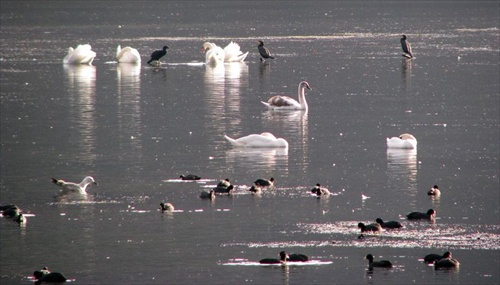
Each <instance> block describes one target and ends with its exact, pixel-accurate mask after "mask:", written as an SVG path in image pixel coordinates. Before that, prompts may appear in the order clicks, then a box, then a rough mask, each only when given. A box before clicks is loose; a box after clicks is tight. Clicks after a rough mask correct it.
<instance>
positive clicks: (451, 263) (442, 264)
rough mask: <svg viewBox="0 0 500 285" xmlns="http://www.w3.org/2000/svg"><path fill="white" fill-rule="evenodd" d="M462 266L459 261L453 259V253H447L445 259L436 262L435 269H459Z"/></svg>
mask: <svg viewBox="0 0 500 285" xmlns="http://www.w3.org/2000/svg"><path fill="white" fill-rule="evenodd" d="M459 266H460V262H458V260H456V259H454V258H452V256H451V252H449V251H447V252H446V253H445V254H444V255H443V258H441V259H440V260H438V261H436V262H434V268H435V269H441V268H458V267H459Z"/></svg>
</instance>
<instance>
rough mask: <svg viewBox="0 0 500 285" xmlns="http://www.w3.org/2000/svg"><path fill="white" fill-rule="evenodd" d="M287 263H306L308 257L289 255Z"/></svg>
mask: <svg viewBox="0 0 500 285" xmlns="http://www.w3.org/2000/svg"><path fill="white" fill-rule="evenodd" d="M287 261H292V262H306V261H309V257H308V256H307V255H305V254H302V253H291V254H289V255H288V258H287Z"/></svg>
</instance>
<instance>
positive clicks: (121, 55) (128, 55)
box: [116, 45, 141, 63]
mask: <svg viewBox="0 0 500 285" xmlns="http://www.w3.org/2000/svg"><path fill="white" fill-rule="evenodd" d="M116 60H117V61H118V62H121V63H140V62H141V55H140V54H139V52H138V51H137V49H135V48H132V47H124V48H122V47H121V45H118V47H116Z"/></svg>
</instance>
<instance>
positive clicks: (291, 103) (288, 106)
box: [261, 81, 312, 111]
mask: <svg viewBox="0 0 500 285" xmlns="http://www.w3.org/2000/svg"><path fill="white" fill-rule="evenodd" d="M305 89H308V90H312V89H311V87H310V86H309V83H307V82H306V81H302V82H300V83H299V88H298V91H297V94H298V95H297V96H298V99H299V101H298V102H297V100H295V99H293V98H291V97H288V96H284V95H276V96H273V97H271V98H269V99H268V100H267V102H264V101H261V103H262V104H264V105H266V106H267V107H268V108H269V109H272V110H305V111H307V109H308V105H307V101H306V93H305Z"/></svg>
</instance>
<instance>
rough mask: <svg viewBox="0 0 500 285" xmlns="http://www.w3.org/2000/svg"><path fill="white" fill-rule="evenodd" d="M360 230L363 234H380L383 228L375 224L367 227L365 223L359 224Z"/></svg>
mask: <svg viewBox="0 0 500 285" xmlns="http://www.w3.org/2000/svg"><path fill="white" fill-rule="evenodd" d="M358 228H360V229H361V232H362V233H364V232H380V231H382V226H380V225H379V224H378V223H373V224H369V225H365V224H363V223H359V224H358Z"/></svg>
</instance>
